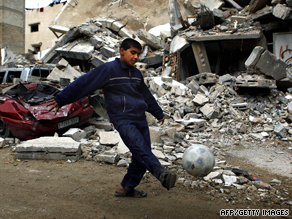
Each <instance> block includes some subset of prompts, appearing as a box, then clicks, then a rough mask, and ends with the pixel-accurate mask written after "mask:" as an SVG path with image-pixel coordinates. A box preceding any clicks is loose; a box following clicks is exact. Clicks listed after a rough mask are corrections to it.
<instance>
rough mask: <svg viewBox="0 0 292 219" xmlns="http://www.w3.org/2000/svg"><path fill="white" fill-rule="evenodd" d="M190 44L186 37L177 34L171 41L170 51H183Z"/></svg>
mask: <svg viewBox="0 0 292 219" xmlns="http://www.w3.org/2000/svg"><path fill="white" fill-rule="evenodd" d="M189 46H190V44H189V42H188V41H187V40H186V39H185V37H182V36H179V35H176V36H175V37H174V38H173V39H172V41H171V43H170V49H169V53H175V52H182V51H183V50H184V49H186V48H187V47H189Z"/></svg>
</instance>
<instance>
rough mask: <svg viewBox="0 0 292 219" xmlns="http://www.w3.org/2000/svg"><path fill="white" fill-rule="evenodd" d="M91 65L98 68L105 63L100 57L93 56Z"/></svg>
mask: <svg viewBox="0 0 292 219" xmlns="http://www.w3.org/2000/svg"><path fill="white" fill-rule="evenodd" d="M91 63H92V64H93V65H94V66H95V67H98V66H99V65H101V64H103V63H105V61H104V60H103V59H102V58H101V57H99V56H96V55H94V56H92V59H91Z"/></svg>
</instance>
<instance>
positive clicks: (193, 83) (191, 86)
mask: <svg viewBox="0 0 292 219" xmlns="http://www.w3.org/2000/svg"><path fill="white" fill-rule="evenodd" d="M187 87H188V88H189V89H190V90H191V92H192V94H197V93H198V91H199V89H200V85H199V84H198V83H197V82H196V81H191V82H190V83H189V84H188V85H187Z"/></svg>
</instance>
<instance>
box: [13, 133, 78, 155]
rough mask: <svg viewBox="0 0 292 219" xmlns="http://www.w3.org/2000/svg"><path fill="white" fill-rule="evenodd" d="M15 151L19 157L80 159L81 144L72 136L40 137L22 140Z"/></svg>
mask: <svg viewBox="0 0 292 219" xmlns="http://www.w3.org/2000/svg"><path fill="white" fill-rule="evenodd" d="M15 152H16V153H15V157H16V158H19V159H42V160H57V159H59V160H68V159H69V160H79V159H80V157H81V144H80V143H78V142H76V141H74V140H73V139H72V138H70V137H40V138H37V139H32V140H28V141H23V142H21V143H20V144H18V145H16V147H15Z"/></svg>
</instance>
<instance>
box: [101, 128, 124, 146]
mask: <svg viewBox="0 0 292 219" xmlns="http://www.w3.org/2000/svg"><path fill="white" fill-rule="evenodd" d="M99 137H100V140H99V143H100V144H103V145H109V146H114V145H117V144H118V143H119V142H120V140H121V138H120V135H119V133H118V132H116V131H109V132H99Z"/></svg>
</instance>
